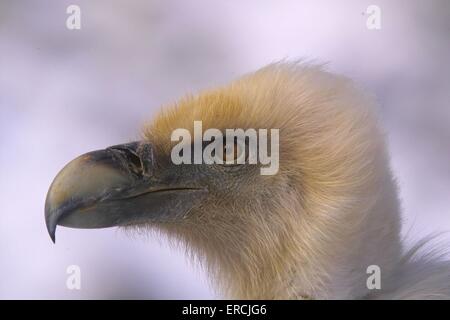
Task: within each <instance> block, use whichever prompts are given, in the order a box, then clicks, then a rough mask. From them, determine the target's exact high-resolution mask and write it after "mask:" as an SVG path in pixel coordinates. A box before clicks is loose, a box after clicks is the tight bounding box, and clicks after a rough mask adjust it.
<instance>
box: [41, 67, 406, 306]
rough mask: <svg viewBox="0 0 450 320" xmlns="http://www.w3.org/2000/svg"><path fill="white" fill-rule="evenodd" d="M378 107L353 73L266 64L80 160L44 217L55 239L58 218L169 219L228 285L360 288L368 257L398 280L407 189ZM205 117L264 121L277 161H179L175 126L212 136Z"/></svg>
mask: <svg viewBox="0 0 450 320" xmlns="http://www.w3.org/2000/svg"><path fill="white" fill-rule="evenodd" d="M373 109H374V108H373V103H372V99H371V98H370V97H369V96H368V95H367V94H365V93H364V92H363V91H361V90H360V89H358V88H357V87H356V86H355V85H354V84H353V83H352V82H351V81H349V80H347V79H346V78H343V77H340V76H337V75H334V74H331V73H329V72H326V71H323V70H322V68H321V67H319V66H310V65H306V64H297V63H276V64H272V65H269V66H267V67H265V68H263V69H260V70H258V71H256V72H255V73H252V74H248V75H245V76H243V77H242V78H240V79H238V80H236V81H234V82H232V83H231V84H229V85H226V86H224V87H221V88H218V89H214V90H210V91H206V92H204V93H201V94H199V95H196V96H188V97H185V98H183V99H181V100H179V101H178V102H177V103H175V104H174V105H172V106H169V107H167V108H164V109H163V110H162V111H161V112H160V114H159V115H157V116H156V118H155V119H154V120H153V121H150V122H149V123H148V124H147V125H146V126H145V127H144V129H143V134H142V140H140V141H137V142H132V143H126V144H121V145H116V146H112V147H108V148H106V149H103V150H98V151H93V152H89V153H86V154H84V155H82V156H80V157H78V158H76V159H75V160H73V161H71V162H70V163H69V164H68V165H67V166H66V167H65V168H63V169H62V170H61V172H60V173H59V174H58V175H57V176H56V178H55V180H54V182H53V183H52V185H51V187H50V190H49V192H48V195H47V200H46V204H45V219H46V224H47V228H48V231H49V233H50V236H51V237H52V239H53V240H54V239H55V230H56V226H57V225H61V226H65V227H72V228H103V227H112V226H119V227H127V228H129V227H135V228H139V229H142V228H143V229H146V228H148V229H157V230H160V231H162V232H164V233H165V234H167V235H169V236H170V237H173V238H174V239H177V240H179V241H180V243H182V244H184V245H185V246H186V248H188V249H189V250H190V251H192V252H194V253H195V254H196V256H197V257H199V258H200V260H201V261H202V262H203V264H204V266H205V267H206V269H207V270H208V272H209V273H210V276H211V278H212V280H213V281H214V282H215V283H216V284H217V287H218V288H219V289H220V291H221V292H223V293H224V294H225V295H226V296H227V297H231V298H244V299H247V298H250V299H260V298H269V299H272V298H277V299H284V298H289V299H291V298H292V299H324V298H333V299H339V298H364V297H366V296H368V295H370V294H372V292H371V291H370V290H369V289H368V287H367V277H368V274H367V269H368V267H369V266H371V265H376V266H378V267H379V268H380V270H381V281H382V284H383V285H384V287H385V288H388V287H389V284H388V283H387V282H389V281H387V280H386V279H389V278H390V277H391V276H392V275H393V274H394V272H395V270H396V267H397V265H398V264H399V263H400V259H401V245H400V241H399V228H400V224H399V210H398V201H397V191H396V187H395V183H394V182H393V179H392V175H391V173H390V169H389V165H388V159H387V155H386V150H385V145H384V141H383V135H382V133H381V132H380V129H379V126H378V124H377V119H376V117H375V116H374V112H373ZM196 121H201V126H202V132H205V131H206V130H207V129H216V130H217V131H216V132H219V133H224V132H225V131H226V130H227V129H243V130H248V129H255V131H256V132H260V131H259V130H260V129H267V132H268V134H267V139H266V140H267V141H268V143H267V146H266V147H267V151H268V152H267V154H268V155H270V151H271V152H272V153H273V154H274V155H275V153H276V155H277V156H278V159H279V161H278V164H277V167H276V168H275V170H274V173H273V174H262V171H261V169H264V168H266V169H267V168H268V166H269V164H267V163H265V164H264V163H261V162H257V163H256V164H255V163H249V161H247V160H248V159H247V158H245V160H246V161H244V163H240V164H237V163H229V162H224V163H212V164H207V163H205V161H202V163H198V164H195V163H191V164H189V163H174V161H173V157H172V152H173V150H174V147H175V146H176V145H177V144H178V143H179V141H178V139H174V134H173V133H174V132H176V130H177V129H180V128H182V129H185V130H186V131H187V132H189V133H190V135H191V137H192V140H191V141H187V142H186V141H184V142H186V143H187V145H188V147H187V148H185V149H183V151H181V152H180V154H181V155H184V156H188V157H189V155H185V154H183V153H184V152H188V151H189V150H191V151H192V154H191V157H192V158H194V157H195V156H194V154H195V148H198V147H199V148H200V150H204V148H206V147H207V145H208V144H207V143H206V144H205V139H204V137H203V139H202V138H201V135H200V137H199V135H198V133H196V132H194V131H195V130H194V122H196ZM271 129H278V132H279V134H278V138H279V140H276V139H272V136H273V133H270V132H272V131H271ZM273 132H274V131H273ZM224 135H225V133H224ZM260 137H261V136H259V137H258V138H260ZM199 139H200V140H199ZM212 140H213V139H211V141H212ZM261 141H262V139H258V149H260V148H262V146H261ZM247 142H248V140H246V143H247ZM196 143H198V145H197V146H196V145H195V144H196ZM184 146H186V144H184ZM228 147H229V146H227V147H224V150H223V151H224V152H223V153H222V156H223V155H224V154H230V152H229V148H228ZM234 147H235V148H234V150H237V149H239V146H238V145H237V144H236V143H235V145H234ZM241 147H242V146H241ZM241 149H242V148H241ZM244 149H246V146H245V145H244ZM232 150H233V148H232ZM242 151H245V150H241V151H239V152H242ZM219 153H220V152H217V154H219ZM231 154H232V155H231V158H232V159H233V157H234V156H235V155H236V154H238V152H236V151H232V152H231ZM244 156H245V153H244Z"/></svg>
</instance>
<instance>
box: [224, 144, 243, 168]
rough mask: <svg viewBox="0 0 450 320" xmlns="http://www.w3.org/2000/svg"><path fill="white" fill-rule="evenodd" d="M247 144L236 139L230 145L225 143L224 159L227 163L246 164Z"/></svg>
mask: <svg viewBox="0 0 450 320" xmlns="http://www.w3.org/2000/svg"><path fill="white" fill-rule="evenodd" d="M245 153H246V152H245V144H243V143H240V142H239V141H236V140H235V141H234V143H233V144H232V145H231V146H230V145H228V144H227V143H224V145H223V152H222V160H223V163H225V164H244V163H245V161H246V160H247V159H246V155H245Z"/></svg>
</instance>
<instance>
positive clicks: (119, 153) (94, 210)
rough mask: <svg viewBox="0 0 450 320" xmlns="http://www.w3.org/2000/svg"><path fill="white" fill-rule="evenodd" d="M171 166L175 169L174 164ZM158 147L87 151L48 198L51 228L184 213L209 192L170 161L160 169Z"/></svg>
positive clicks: (102, 225) (145, 145)
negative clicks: (190, 180) (155, 152)
mask: <svg viewBox="0 0 450 320" xmlns="http://www.w3.org/2000/svg"><path fill="white" fill-rule="evenodd" d="M171 168H172V169H171ZM156 170H157V169H156V166H155V158H154V155H153V147H152V145H151V144H150V143H149V142H133V143H129V144H123V145H117V146H113V147H109V148H106V149H104V150H98V151H93V152H89V153H86V154H84V155H82V156H80V157H78V158H76V159H74V160H73V161H71V162H70V163H69V164H67V165H66V166H65V167H64V168H63V169H62V170H61V171H60V172H59V173H58V175H57V176H56V178H55V179H54V181H53V183H52V185H51V186H50V189H49V191H48V194H47V199H46V202H45V222H46V225H47V230H48V232H49V234H50V237H51V238H52V240H53V242H55V232H56V226H57V225H61V226H65V227H71V228H107V227H113V226H123V225H134V224H141V223H147V222H165V221H174V220H177V219H180V218H182V217H184V216H185V215H186V214H187V213H188V212H189V211H190V210H191V209H192V208H193V207H194V206H196V205H198V204H199V203H200V202H201V200H203V198H204V197H205V196H206V194H207V191H206V189H205V188H201V187H195V186H194V183H190V182H189V181H182V180H183V179H182V176H181V175H180V174H177V173H176V172H171V170H174V169H173V167H172V166H168V169H167V168H166V169H165V171H164V172H156Z"/></svg>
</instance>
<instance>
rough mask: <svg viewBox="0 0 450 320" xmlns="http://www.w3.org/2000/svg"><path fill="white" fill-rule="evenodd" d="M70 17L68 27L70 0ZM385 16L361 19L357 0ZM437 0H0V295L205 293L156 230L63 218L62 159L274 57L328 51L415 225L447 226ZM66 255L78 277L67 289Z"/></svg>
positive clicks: (415, 232) (444, 55) (448, 6)
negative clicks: (54, 201)
mask: <svg viewBox="0 0 450 320" xmlns="http://www.w3.org/2000/svg"><path fill="white" fill-rule="evenodd" d="M70 4H77V5H79V6H80V7H81V10H82V29H81V30H80V31H70V30H67V29H66V27H65V20H66V18H67V14H66V12H65V11H66V7H67V6H68V5H70ZM370 4H376V5H378V6H380V7H381V10H382V21H381V23H382V29H381V30H379V31H370V30H368V29H367V28H366V19H367V14H363V12H364V11H365V10H366V8H367V6H368V5H370ZM449 57H450V2H449V1H445V0H442V1H339V2H338V1H331V0H330V1H316V0H315V1H260V0H254V1H163V0H161V1H125V0H123V1H109V0H108V1H106V0H104V1H92V0H90V1H87V0H86V1H75V0H74V1H13V0H2V1H1V2H0V146H1V151H0V177H1V180H0V197H1V198H0V200H1V201H0V298H27V299H29V298H31V299H34V298H64V299H66V298H75V299H78V298H214V297H216V295H215V294H214V292H213V290H212V289H211V288H209V286H208V283H207V280H206V277H205V275H204V273H203V272H202V271H201V270H199V269H197V268H194V267H193V266H192V265H191V264H190V263H189V261H188V260H187V259H186V258H185V257H184V255H183V253H182V252H181V251H179V250H177V249H174V248H172V249H171V248H169V247H168V245H167V243H166V241H164V240H161V239H157V238H156V237H154V236H151V237H147V238H144V237H134V238H132V237H130V236H129V235H127V234H125V233H124V232H122V231H120V230H117V229H105V230H95V231H89V230H73V229H66V228H60V229H59V230H58V232H57V244H56V245H53V244H52V243H51V241H50V238H49V236H48V234H47V232H46V229H45V224H44V211H43V210H44V200H45V195H46V192H47V189H48V187H49V185H50V183H51V181H52V179H53V177H54V176H55V174H56V173H57V172H58V170H60V169H61V167H62V166H63V165H64V164H65V163H67V162H68V161H69V160H71V159H72V158H74V157H75V156H77V155H79V154H81V153H84V152H86V151H89V150H92V149H98V148H103V147H105V146H109V145H112V144H116V143H121V142H127V141H131V140H134V139H136V138H138V136H139V128H140V127H141V126H142V124H143V123H144V121H145V120H147V119H151V117H152V115H153V114H154V112H155V110H157V108H158V107H159V105H161V104H166V103H170V102H172V101H174V100H175V99H176V98H177V97H179V96H180V95H183V94H184V93H186V92H189V91H193V92H196V91H198V90H200V89H202V88H208V87H212V86H215V85H218V84H224V83H226V82H228V81H229V80H231V79H233V78H235V77H236V76H238V75H240V74H242V73H245V72H249V71H251V70H254V69H256V68H259V67H261V66H263V65H265V64H267V63H270V62H273V61H276V60H279V59H282V58H291V59H297V58H308V59H316V60H317V61H319V62H323V61H329V62H330V64H329V68H330V69H331V70H333V71H336V72H339V73H343V74H345V75H348V76H350V77H352V78H354V79H355V80H356V81H358V82H359V83H361V84H362V85H363V86H365V87H366V88H367V89H368V90H370V91H372V92H373V93H375V94H376V95H377V97H378V99H379V102H380V105H381V106H380V110H381V114H382V118H383V121H384V124H385V128H386V131H387V133H388V137H389V144H390V148H391V154H392V165H393V169H394V172H395V174H396V176H397V177H398V181H399V184H400V187H401V198H402V203H403V208H404V212H405V214H404V231H405V232H406V231H408V230H410V231H409V234H410V238H411V239H418V238H419V237H420V236H423V235H426V234H428V233H430V232H436V231H443V230H450V105H449V100H450V99H449V98H450V90H449V89H450V64H449V60H450V59H449ZM71 264H77V265H79V266H80V267H81V272H82V284H81V285H82V289H81V290H80V291H70V290H68V289H67V288H66V284H65V283H66V278H67V275H66V268H67V266H69V265H71Z"/></svg>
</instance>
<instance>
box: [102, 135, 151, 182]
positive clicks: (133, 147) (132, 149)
mask: <svg viewBox="0 0 450 320" xmlns="http://www.w3.org/2000/svg"><path fill="white" fill-rule="evenodd" d="M108 149H109V150H111V151H112V152H113V153H114V154H115V155H116V156H117V157H118V158H120V159H121V162H122V163H123V165H124V166H126V167H127V168H128V169H129V170H130V171H131V172H133V173H135V174H137V175H139V176H150V175H152V172H153V171H152V169H153V148H152V146H151V145H150V144H149V143H145V142H142V143H141V142H132V143H128V144H121V145H116V146H112V147H109V148H108Z"/></svg>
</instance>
